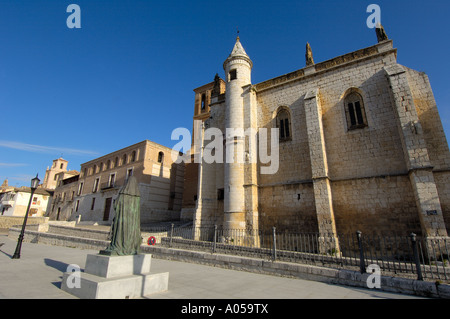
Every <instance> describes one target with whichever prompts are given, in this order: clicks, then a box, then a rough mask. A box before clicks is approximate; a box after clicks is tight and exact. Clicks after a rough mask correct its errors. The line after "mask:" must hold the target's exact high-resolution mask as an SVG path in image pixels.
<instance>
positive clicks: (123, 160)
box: [122, 154, 127, 165]
mask: <svg viewBox="0 0 450 319" xmlns="http://www.w3.org/2000/svg"><path fill="white" fill-rule="evenodd" d="M126 163H127V154H123V157H122V165H125V164H126Z"/></svg>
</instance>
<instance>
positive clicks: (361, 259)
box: [356, 230, 366, 274]
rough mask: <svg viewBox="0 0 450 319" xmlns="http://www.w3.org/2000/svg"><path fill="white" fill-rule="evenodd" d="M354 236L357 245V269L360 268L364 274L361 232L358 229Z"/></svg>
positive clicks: (364, 263) (364, 264)
mask: <svg viewBox="0 0 450 319" xmlns="http://www.w3.org/2000/svg"><path fill="white" fill-rule="evenodd" d="M356 238H357V239H358V247H359V269H360V270H361V273H362V274H365V273H366V262H365V260H364V251H363V244H362V240H361V232H360V231H359V230H358V231H357V232H356Z"/></svg>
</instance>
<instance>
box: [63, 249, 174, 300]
mask: <svg viewBox="0 0 450 319" xmlns="http://www.w3.org/2000/svg"><path fill="white" fill-rule="evenodd" d="M151 257H152V256H151V255H149V254H139V255H132V256H104V255H88V256H87V258H86V266H85V271H84V272H80V273H79V275H80V276H79V285H74V284H73V282H74V281H76V279H75V280H73V276H76V274H75V273H73V272H67V273H65V274H64V275H63V280H62V284H61V289H62V290H64V291H66V292H68V293H70V294H72V295H74V296H77V297H79V298H81V299H127V298H130V299H132V298H139V297H144V296H148V295H151V294H154V293H158V292H163V291H166V290H167V289H168V286H169V273H159V274H150V266H151ZM71 276H72V277H71ZM71 286H74V287H71Z"/></svg>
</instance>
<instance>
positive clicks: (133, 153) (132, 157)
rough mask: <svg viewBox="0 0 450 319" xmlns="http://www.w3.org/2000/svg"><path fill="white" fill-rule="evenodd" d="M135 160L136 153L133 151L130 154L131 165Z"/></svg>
mask: <svg viewBox="0 0 450 319" xmlns="http://www.w3.org/2000/svg"><path fill="white" fill-rule="evenodd" d="M135 160H136V151H133V152H132V153H131V160H130V161H131V163H133V162H134V161H135Z"/></svg>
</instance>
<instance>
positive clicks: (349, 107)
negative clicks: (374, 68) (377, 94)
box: [344, 92, 367, 130]
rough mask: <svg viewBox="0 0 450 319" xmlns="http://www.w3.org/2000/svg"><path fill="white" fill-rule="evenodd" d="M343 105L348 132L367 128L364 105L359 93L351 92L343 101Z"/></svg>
mask: <svg viewBox="0 0 450 319" xmlns="http://www.w3.org/2000/svg"><path fill="white" fill-rule="evenodd" d="M344 105H345V115H346V118H347V128H348V130H355V129H359V128H364V127H366V126H367V119H366V112H365V110H364V103H363V99H362V96H361V95H360V94H359V93H357V92H352V93H350V94H349V95H347V97H346V98H345V100H344Z"/></svg>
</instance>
